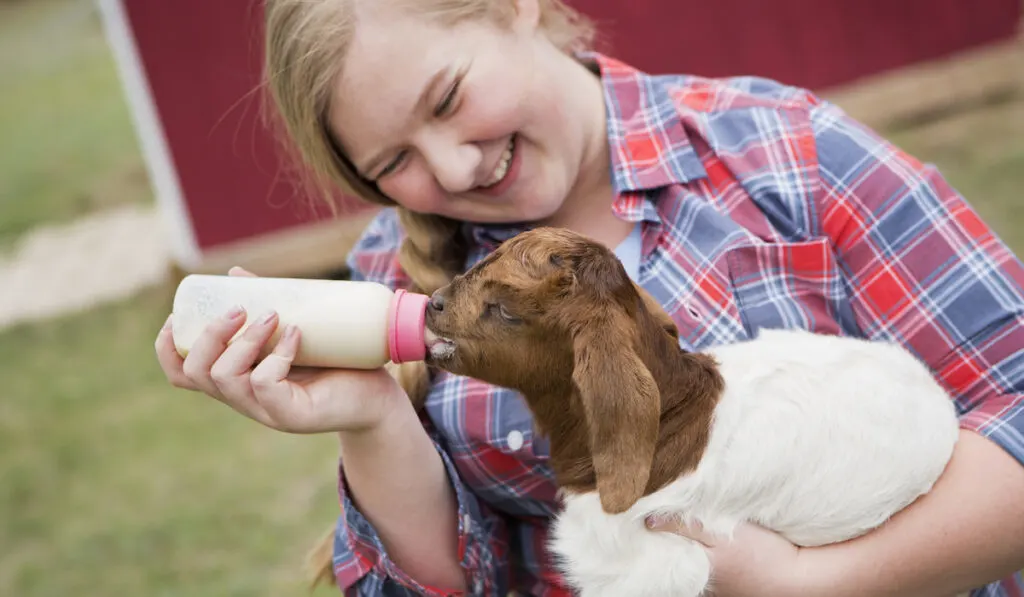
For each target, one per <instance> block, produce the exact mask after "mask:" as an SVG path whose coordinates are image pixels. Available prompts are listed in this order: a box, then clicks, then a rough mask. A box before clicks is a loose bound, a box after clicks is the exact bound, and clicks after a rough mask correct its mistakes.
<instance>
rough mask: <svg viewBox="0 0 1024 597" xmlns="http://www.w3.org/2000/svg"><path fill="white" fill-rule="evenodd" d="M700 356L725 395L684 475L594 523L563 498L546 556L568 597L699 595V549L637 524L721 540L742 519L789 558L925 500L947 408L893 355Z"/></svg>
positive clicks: (943, 397)
mask: <svg viewBox="0 0 1024 597" xmlns="http://www.w3.org/2000/svg"><path fill="white" fill-rule="evenodd" d="M707 352H708V353H709V354H712V355H713V356H714V357H715V358H716V359H717V360H718V362H719V365H720V371H721V374H722V376H723V378H724V380H725V390H724V393H723V395H722V396H721V400H720V402H719V403H718V405H717V407H716V409H715V412H714V418H713V423H712V431H711V436H710V441H709V445H708V447H707V451H706V452H705V454H704V456H703V458H702V460H701V462H700V464H699V466H698V468H697V469H696V470H695V471H694V472H692V473H690V474H685V475H683V476H682V477H680V478H679V479H677V480H675V481H673V482H672V483H671V484H670V485H668V486H666V487H664V488H662V489H661V490H659V491H657V492H655V493H654V494H652V495H648V496H646V497H644V498H642V499H641V500H640V501H638V502H637V503H636V504H634V505H633V507H632V508H630V509H629V510H628V511H627V512H625V513H623V514H619V515H608V514H606V513H605V512H604V511H603V510H602V509H601V504H600V502H599V500H598V497H597V494H596V493H595V492H588V493H583V494H575V495H573V494H564V495H563V498H564V510H563V511H562V512H561V513H560V514H559V515H558V516H557V517H556V519H555V521H554V522H553V527H552V535H551V540H550V547H551V549H552V551H553V555H554V557H555V559H556V561H558V562H559V563H560V566H561V568H562V570H563V572H564V574H565V576H566V579H567V580H568V581H569V582H570V583H571V584H572V585H574V586H575V587H576V588H577V590H578V591H579V592H580V595H581V596H582V597H606V596H607V597H611V596H615V597H622V596H624V595H629V596H631V597H696V596H698V595H701V594H702V593H703V592H704V591H705V590H706V589H707V588H708V586H709V585H708V583H709V581H710V580H712V579H713V571H712V570H711V569H710V564H709V561H708V558H707V557H706V555H705V551H704V549H703V548H702V547H701V546H699V545H698V544H696V543H694V542H693V541H691V540H689V539H686V538H683V537H680V536H678V535H674V534H669V533H663V532H654V531H650V530H647V529H646V528H645V527H644V518H645V516H647V515H648V514H651V513H665V514H670V515H673V516H678V517H680V518H681V519H683V520H687V521H699V522H700V523H701V524H702V525H703V526H704V528H705V529H706V530H707V531H711V532H713V533H715V534H716V535H717V536H722V537H729V536H731V533H732V532H733V531H734V529H735V527H736V525H737V524H738V523H739V522H740V521H752V522H754V523H758V524H761V525H763V526H765V527H767V528H769V529H773V530H775V531H778V532H779V533H781V534H782V535H783V536H785V537H786V538H788V539H789V540H790V541H792V542H793V543H795V544H797V545H801V546H817V545H822V544H827V543H832V542H838V541H843V540H846V539H850V538H853V537H856V536H858V535H861V534H863V533H865V532H867V531H869V530H871V529H873V528H875V527H877V526H878V525H880V524H881V523H883V522H884V521H885V520H886V519H887V518H889V517H890V516H892V515H893V514H895V513H896V512H898V511H900V510H901V509H903V508H905V507H906V506H907V505H909V504H910V503H911V502H913V501H914V500H915V499H917V498H918V497H920V496H921V495H922V494H924V493H927V492H928V491H929V490H930V489H931V487H932V485H933V484H934V483H935V481H936V480H937V479H938V477H939V476H940V475H941V473H942V472H943V470H944V469H945V466H946V464H947V462H948V461H949V459H950V457H951V455H952V453H953V448H954V446H955V444H956V441H957V437H958V433H959V430H958V427H959V426H958V421H957V415H956V410H955V408H954V405H953V402H952V400H951V399H950V397H949V395H948V394H947V393H946V392H945V391H944V390H943V389H942V388H941V387H940V386H939V384H938V383H937V382H936V380H935V379H934V378H933V377H932V375H931V374H930V372H929V370H928V369H927V368H926V367H925V366H924V364H923V363H921V362H920V361H918V360H917V359H915V358H914V357H913V356H912V355H911V354H910V353H908V352H907V351H905V350H904V349H903V348H902V347H900V346H899V345H896V344H891V343H883V342H869V341H866V340H862V339H855V338H849V337H838V336H829V335H821V334H812V333H809V332H806V331H802V330H794V331H784V330H765V331H763V332H761V333H760V334H759V335H758V337H757V338H756V339H752V340H749V341H745V342H740V343H736V344H730V345H724V346H720V347H717V348H714V349H713V350H709V351H707ZM623 423H624V429H628V424H625V423H626V422H623ZM712 582H713V581H712Z"/></svg>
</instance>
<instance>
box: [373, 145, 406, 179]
mask: <svg viewBox="0 0 1024 597" xmlns="http://www.w3.org/2000/svg"><path fill="white" fill-rule="evenodd" d="M404 160H405V151H401V152H399V153H398V155H397V156H395V159H393V160H391V162H390V163H388V165H387V166H384V169H383V170H381V171H380V174H378V175H377V178H380V177H382V176H387V175H388V174H391V173H392V172H394V171H395V170H396V169H398V167H399V166H401V165H402V162H403V161H404Z"/></svg>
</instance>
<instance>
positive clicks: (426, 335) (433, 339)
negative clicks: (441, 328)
mask: <svg viewBox="0 0 1024 597" xmlns="http://www.w3.org/2000/svg"><path fill="white" fill-rule="evenodd" d="M423 342H424V344H426V345H427V348H431V347H433V346H437V345H438V344H448V343H450V342H451V341H450V340H447V339H445V338H442V337H441V336H438V335H437V334H435V333H434V332H433V331H431V330H430V328H426V329H425V330H423Z"/></svg>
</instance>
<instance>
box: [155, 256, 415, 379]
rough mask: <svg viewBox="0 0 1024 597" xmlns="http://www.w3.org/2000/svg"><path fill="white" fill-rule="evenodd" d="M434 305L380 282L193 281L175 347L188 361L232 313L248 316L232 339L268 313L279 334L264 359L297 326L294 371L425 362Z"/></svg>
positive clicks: (175, 313) (177, 318)
mask: <svg viewBox="0 0 1024 597" xmlns="http://www.w3.org/2000/svg"><path fill="white" fill-rule="evenodd" d="M428 300H429V297H427V296H425V295H422V294H417V293H412V292H406V291H404V290H401V289H399V290H397V291H392V290H391V289H390V288H388V287H387V286H384V285H382V284H377V283H375V282H362V281H348V280H314V279H302V278H260V277H247V276H225V275H206V274H191V275H188V276H186V277H185V278H184V279H183V280H182V281H181V283H180V284H178V289H177V291H176V292H175V294H174V306H173V309H172V312H171V324H172V328H171V330H172V333H173V335H174V344H175V348H176V349H177V351H178V354H180V355H181V356H182V357H184V356H186V355H187V354H188V352H189V350H190V349H191V347H192V345H193V343H194V342H195V341H196V339H197V338H198V337H199V335H200V334H201V333H202V332H203V330H204V329H205V328H206V326H207V324H209V323H210V322H212V321H213V320H215V319H218V318H220V317H223V316H224V314H225V313H227V312H228V311H229V310H231V309H232V308H233V307H235V306H241V307H243V308H244V309H245V310H246V316H247V319H246V323H245V324H244V325H243V326H242V329H240V330H239V331H238V333H236V334H235V337H234V338H237V337H238V335H239V334H241V333H242V332H244V331H245V329H246V328H247V327H248V326H249V324H250V322H252V321H256V320H258V318H259V317H261V316H262V314H264V313H267V312H269V311H275V312H277V314H278V325H277V329H276V330H275V331H274V335H273V336H272V337H271V339H270V340H269V341H268V342H267V343H266V344H264V347H263V351H262V353H261V354H260V358H262V357H265V356H266V355H267V354H269V353H270V351H271V350H273V347H274V346H275V344H276V343H277V340H278V339H279V338H280V335H281V334H282V333H283V332H284V329H285V327H286V326H287V325H289V324H294V325H295V326H296V327H297V328H298V329H299V332H300V336H299V337H300V344H299V348H298V353H297V354H296V356H295V359H294V361H293V362H292V364H293V365H296V366H306V367H336V368H346V369H376V368H378V367H382V366H384V365H385V364H386V363H387V362H388V361H392V362H395V363H401V362H406V361H420V360H423V359H424V358H425V357H426V346H425V342H424V317H425V312H426V306H427V302H428ZM234 338H232V340H234Z"/></svg>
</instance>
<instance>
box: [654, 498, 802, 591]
mask: <svg viewBox="0 0 1024 597" xmlns="http://www.w3.org/2000/svg"><path fill="white" fill-rule="evenodd" d="M647 526H648V528H650V529H652V530H654V531H658V532H667V533H676V534H677V535H682V536H684V537H688V538H690V539H693V540H694V541H697V542H699V543H701V544H703V545H704V547H705V548H706V549H707V552H708V557H709V558H710V560H711V587H710V588H711V591H712V593H711V594H712V595H714V596H715V597H792V596H795V595H806V594H807V593H806V591H805V590H804V587H806V586H808V585H809V584H810V583H809V579H808V577H807V575H806V573H805V571H804V570H803V568H802V564H803V563H804V562H803V560H801V559H800V548H798V547H796V546H795V545H793V544H792V543H790V542H789V541H787V540H786V539H784V538H783V537H782V536H781V535H778V534H777V533H773V532H771V531H769V530H767V529H764V528H762V527H759V526H756V525H752V524H741V525H740V526H739V527H737V529H736V532H735V534H734V535H733V537H732V539H731V540H730V539H728V538H724V537H716V536H713V535H712V534H711V533H709V532H706V531H704V530H703V529H702V528H700V527H699V526H689V527H688V526H684V525H683V523H681V522H680V521H679V520H678V519H675V518H673V519H660V518H658V517H649V518H648V520H647Z"/></svg>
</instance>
